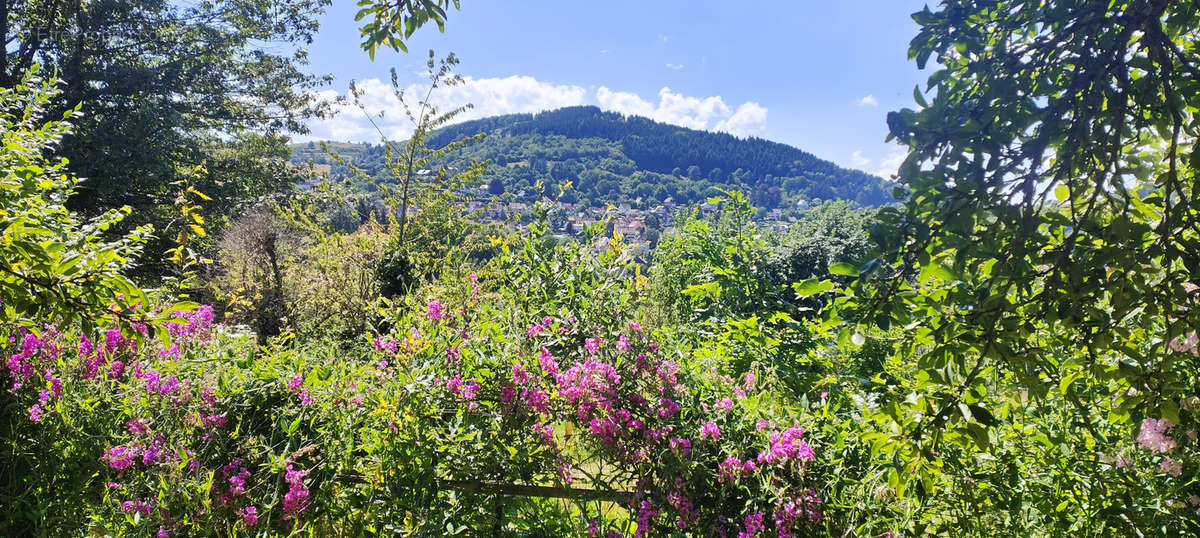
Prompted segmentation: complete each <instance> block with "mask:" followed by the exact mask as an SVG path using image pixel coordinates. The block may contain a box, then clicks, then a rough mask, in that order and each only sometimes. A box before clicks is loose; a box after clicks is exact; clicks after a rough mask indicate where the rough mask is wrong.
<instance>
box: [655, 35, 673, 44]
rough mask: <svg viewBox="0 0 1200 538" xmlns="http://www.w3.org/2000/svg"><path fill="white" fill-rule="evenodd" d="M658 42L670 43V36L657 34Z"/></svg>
mask: <svg viewBox="0 0 1200 538" xmlns="http://www.w3.org/2000/svg"><path fill="white" fill-rule="evenodd" d="M658 40H659V41H662V42H663V43H666V42H668V41H671V36H669V35H664V34H658Z"/></svg>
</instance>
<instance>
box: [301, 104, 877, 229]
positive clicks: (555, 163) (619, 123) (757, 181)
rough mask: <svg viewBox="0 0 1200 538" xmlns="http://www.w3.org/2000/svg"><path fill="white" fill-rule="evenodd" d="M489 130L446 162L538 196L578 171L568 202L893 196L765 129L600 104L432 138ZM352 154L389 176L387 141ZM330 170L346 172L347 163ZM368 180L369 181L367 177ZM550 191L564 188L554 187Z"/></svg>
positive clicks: (322, 160) (788, 203)
mask: <svg viewBox="0 0 1200 538" xmlns="http://www.w3.org/2000/svg"><path fill="white" fill-rule="evenodd" d="M476 133H487V136H486V137H485V138H484V139H483V140H482V141H481V142H477V143H475V144H472V145H470V146H468V147H466V148H463V149H461V150H457V151H455V152H453V153H451V154H449V155H448V156H447V158H446V159H445V162H443V163H442V164H445V165H447V166H457V167H464V166H466V165H467V164H468V163H469V162H470V161H471V160H473V159H477V160H480V161H484V160H488V161H491V162H492V164H493V165H492V166H490V167H489V168H488V172H487V177H486V181H489V182H494V180H497V179H498V180H499V182H500V183H502V184H503V186H504V190H505V192H507V193H510V194H513V195H514V196H515V197H516V198H517V199H523V200H532V199H534V198H536V197H537V196H538V195H539V192H537V191H536V190H535V185H536V183H537V182H538V181H540V182H541V183H542V184H543V185H546V186H549V187H551V188H553V187H555V186H557V185H560V184H564V183H565V182H566V181H571V183H572V186H573V188H572V189H571V190H570V191H568V192H567V194H566V195H565V196H564V201H567V202H572V203H574V202H582V203H584V204H585V205H588V206H596V205H603V204H606V203H613V204H617V203H630V204H633V205H635V206H649V205H656V204H659V203H663V202H667V201H672V200H673V201H674V202H675V203H679V204H688V203H695V202H700V201H703V200H704V199H705V198H707V197H709V196H714V195H716V194H717V189H737V190H742V191H745V192H747V193H748V194H750V196H751V198H752V200H753V202H754V204H755V205H757V206H759V207H760V208H765V209H774V208H791V207H795V206H796V204H797V202H799V201H800V200H805V201H811V200H813V199H817V198H819V199H835V198H839V199H847V200H853V201H855V202H858V203H860V204H863V205H881V204H886V203H889V202H891V201H892V197H891V195H890V190H891V187H890V186H889V185H888V184H887V183H886V182H885V181H883V180H882V179H880V178H878V177H876V176H872V175H870V174H866V173H863V172H860V171H856V170H848V169H845V168H842V167H839V166H837V165H836V164H833V163H831V162H829V161H825V160H822V159H819V158H817V157H816V156H814V155H812V154H810V153H807V152H805V151H802V150H800V149H797V148H794V147H792V146H788V145H786V144H780V143H777V142H771V141H768V140H763V139H760V138H737V137H735V136H732V135H729V134H725V133H713V132H707V131H698V130H695V129H688V128H684V127H679V126H675V125H668V124H665V123H659V122H656V121H653V120H650V119H647V118H643V117H638V116H625V115H622V114H618V113H614V112H605V111H602V110H600V109H599V108H596V107H590V106H582V107H569V108H562V109H558V110H553V111H548V112H541V113H537V114H511V115H506V116H495V117H490V118H484V119H479V120H474V121H469V122H464V123H461V124H457V125H453V126H450V127H446V128H444V129H441V130H439V131H438V132H436V133H434V135H433V136H431V138H430V145H431V146H435V147H440V146H442V145H445V144H447V143H449V142H450V141H452V140H455V139H457V138H459V137H462V136H468V135H473V134H476ZM334 147H335V149H336V150H337V151H338V152H339V153H340V154H341V155H342V156H343V158H346V159H347V160H348V161H350V162H353V163H355V164H356V165H357V166H359V167H360V168H362V169H364V170H366V171H368V172H369V173H371V174H372V175H374V176H375V177H376V179H380V180H382V179H383V177H382V176H383V174H384V172H385V171H384V170H383V166H382V165H383V153H384V151H383V149H384V148H383V146H381V145H377V144H347V143H338V144H335V145H334ZM310 158H311V159H313V161H314V162H316V163H317V164H330V163H331V161H330V159H329V158H328V156H327V155H325V154H324V152H323V151H322V150H321V148H320V146H319V145H318V144H313V143H309V144H301V145H297V146H294V153H293V160H294V161H296V162H307V161H308V159H310ZM330 173H331V175H332V176H333V177H345V175H346V174H347V170H346V169H345V167H343V166H340V165H333V166H331V167H330ZM364 186H365V185H364ZM550 192H555V193H557V192H558V191H557V189H554V190H552V191H550Z"/></svg>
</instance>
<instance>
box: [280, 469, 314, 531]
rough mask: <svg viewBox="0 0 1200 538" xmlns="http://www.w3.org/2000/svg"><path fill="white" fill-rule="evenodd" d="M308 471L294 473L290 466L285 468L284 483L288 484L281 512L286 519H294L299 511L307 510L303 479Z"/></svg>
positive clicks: (306, 496)
mask: <svg viewBox="0 0 1200 538" xmlns="http://www.w3.org/2000/svg"><path fill="white" fill-rule="evenodd" d="M307 475H308V471H296V470H294V469H293V468H292V466H291V464H289V465H288V466H287V472H286V473H285V474H284V481H285V482H287V484H288V492H287V493H286V494H284V496H283V511H284V513H285V514H286V517H288V518H293V519H294V518H295V517H296V516H297V515H298V514H299V513H300V512H301V511H303V510H304V509H306V508H308V504H309V494H308V487H307V486H305V485H304V477H305V476H307Z"/></svg>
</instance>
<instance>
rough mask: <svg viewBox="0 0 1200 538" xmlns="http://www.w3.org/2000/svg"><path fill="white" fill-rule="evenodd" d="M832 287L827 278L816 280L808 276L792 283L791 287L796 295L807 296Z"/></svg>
mask: <svg viewBox="0 0 1200 538" xmlns="http://www.w3.org/2000/svg"><path fill="white" fill-rule="evenodd" d="M833 288H834V284H833V282H830V281H828V280H817V279H815V278H808V279H805V280H802V281H800V282H795V283H793V284H792V289H793V290H795V292H796V296H797V297H808V296H810V295H816V294H818V293H821V292H825V291H829V290H832V289H833Z"/></svg>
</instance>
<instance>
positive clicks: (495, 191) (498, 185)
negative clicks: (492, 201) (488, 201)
mask: <svg viewBox="0 0 1200 538" xmlns="http://www.w3.org/2000/svg"><path fill="white" fill-rule="evenodd" d="M488 194H490V195H492V196H500V195H501V194H504V180H502V179H500V177H499V176H496V177H493V178H492V179H491V181H488Z"/></svg>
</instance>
